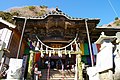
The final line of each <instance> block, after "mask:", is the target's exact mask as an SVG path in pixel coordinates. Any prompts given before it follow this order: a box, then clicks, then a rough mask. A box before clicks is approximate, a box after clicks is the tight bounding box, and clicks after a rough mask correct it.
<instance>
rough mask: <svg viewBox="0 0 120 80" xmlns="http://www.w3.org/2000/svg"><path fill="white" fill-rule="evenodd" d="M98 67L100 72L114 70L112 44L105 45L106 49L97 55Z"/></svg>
mask: <svg viewBox="0 0 120 80" xmlns="http://www.w3.org/2000/svg"><path fill="white" fill-rule="evenodd" d="M96 67H97V69H98V72H102V71H105V70H108V69H111V68H113V56H112V43H106V44H104V48H103V49H102V50H101V51H100V52H99V53H98V54H97V61H96Z"/></svg>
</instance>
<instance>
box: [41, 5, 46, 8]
mask: <svg viewBox="0 0 120 80" xmlns="http://www.w3.org/2000/svg"><path fill="white" fill-rule="evenodd" d="M40 8H48V7H47V6H45V5H42V6H40Z"/></svg>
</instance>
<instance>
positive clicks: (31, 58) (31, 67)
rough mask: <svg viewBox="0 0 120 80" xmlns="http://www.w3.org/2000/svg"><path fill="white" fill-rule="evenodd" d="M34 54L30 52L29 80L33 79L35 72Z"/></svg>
mask: <svg viewBox="0 0 120 80" xmlns="http://www.w3.org/2000/svg"><path fill="white" fill-rule="evenodd" d="M33 62H34V52H33V51H30V58H29V65H28V74H27V79H31V77H32V71H33Z"/></svg>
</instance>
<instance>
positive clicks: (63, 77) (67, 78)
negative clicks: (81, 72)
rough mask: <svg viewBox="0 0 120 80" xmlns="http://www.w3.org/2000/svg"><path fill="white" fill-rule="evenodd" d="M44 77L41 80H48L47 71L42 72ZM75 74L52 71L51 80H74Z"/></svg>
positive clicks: (72, 72) (65, 71)
mask: <svg viewBox="0 0 120 80" xmlns="http://www.w3.org/2000/svg"><path fill="white" fill-rule="evenodd" d="M41 71H42V77H41V79H40V80H47V69H44V70H41ZM74 76H75V73H74V71H70V70H64V71H62V70H54V69H51V70H50V80H74Z"/></svg>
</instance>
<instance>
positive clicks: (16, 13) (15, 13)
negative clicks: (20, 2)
mask: <svg viewBox="0 0 120 80" xmlns="http://www.w3.org/2000/svg"><path fill="white" fill-rule="evenodd" d="M11 14H12V15H13V16H20V14H19V12H18V11H15V12H12V13H11Z"/></svg>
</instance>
